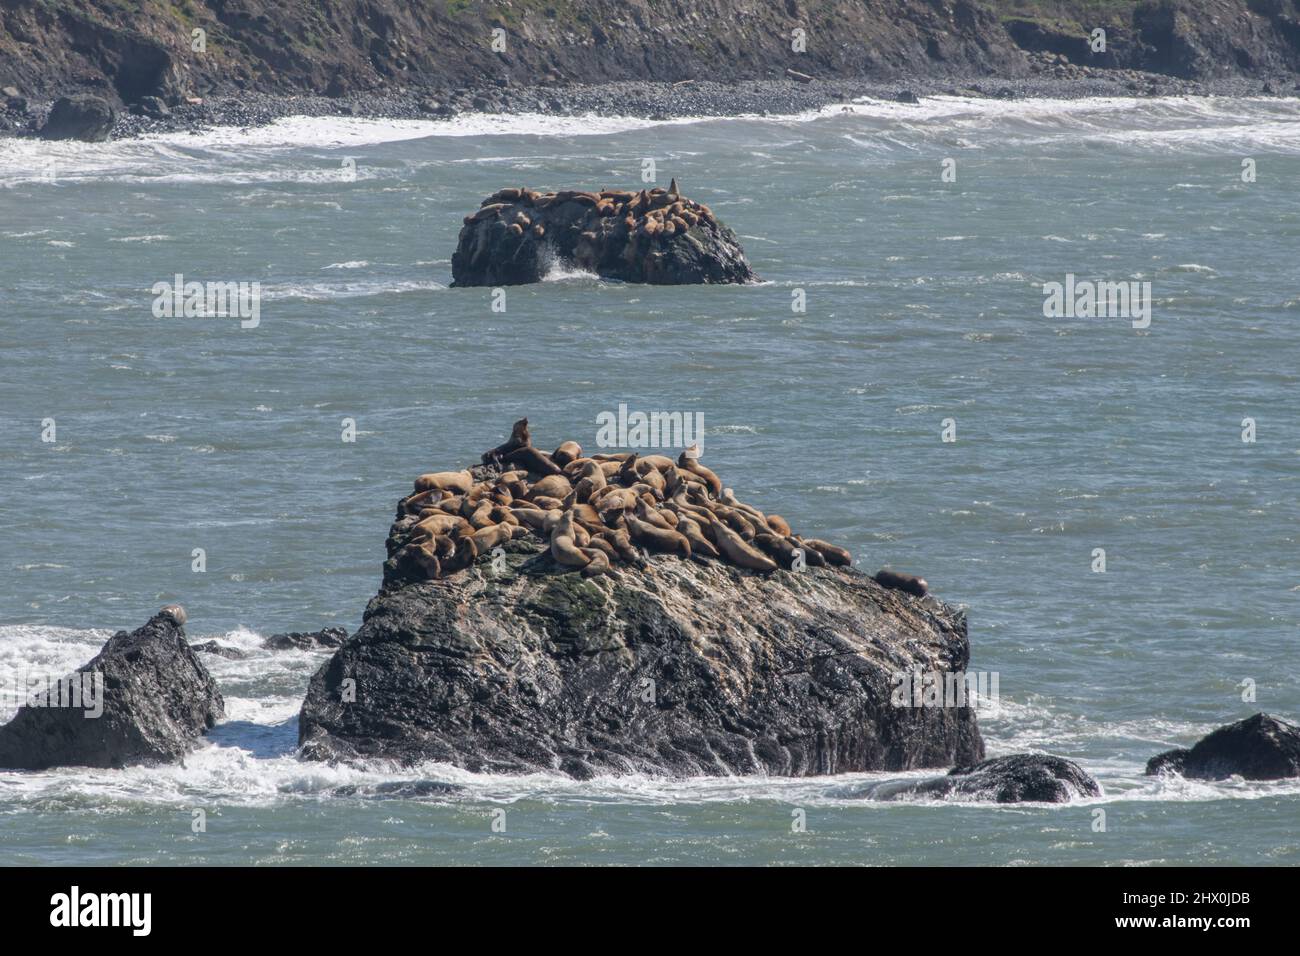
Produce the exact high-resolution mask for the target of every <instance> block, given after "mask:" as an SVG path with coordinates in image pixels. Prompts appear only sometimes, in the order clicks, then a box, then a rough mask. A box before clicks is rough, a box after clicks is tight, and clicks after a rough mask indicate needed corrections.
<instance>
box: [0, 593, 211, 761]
mask: <svg viewBox="0 0 1300 956" xmlns="http://www.w3.org/2000/svg"><path fill="white" fill-rule="evenodd" d="M184 619H185V616H184V611H183V610H181V609H180V608H177V607H174V606H173V607H171V608H164V609H163V610H162V611H160V612H158V613H157V614H155V615H154V616H153V617H152V618H150V619H149V621H148V623H146V624H145V625H144V626H143V627H140V628H137V629H136V630H134V631H131V632H130V633H127V632H126V631H119V632H118V633H117V634H115V635H113V637H111V638H109V640H108V642H107V643H106V644H105V645H104V648H103V650H101V651H100V652H99V654H97V655H96V656H95V657H94V658H93V659H92V660H91V661H90V663H88V664H86V665H85V666H84V667H81V668H79V669H78V671H77V672H76V674H74V675H72V677H73V678H75V681H74V682H73V683H72V684H71V685H69V684H68V682H67V680H66V678H65V677H63V676H62V675H52V676H53V678H54V679H55V680H63V681H64V685H65V686H75V687H78V688H79V689H80V691H81V706H72V705H71V703H72V702H73V701H74V698H73V695H72V693H71V692H70V691H69V692H68V693H66V694H65V695H64V696H63V697H62V700H63V701H67V702H68V703H67V705H59V704H60V703H61V699H60V695H59V693H58V692H57V691H55V692H54V693H53V695H52V696H48V695H47V696H46V697H45V699H44V701H43V705H42V706H32V705H31V703H30V701H29V703H28V704H26V705H24V706H23V707H21V708H19V710H18V713H17V715H15V717H14V719H13V720H11V721H10V722H9V723H8V724H5V725H4V726H3V727H0V768H6V769H19V770H43V769H45V768H48V767H60V766H84V767H124V766H127V765H130V764H141V763H144V764H153V763H171V762H174V761H177V760H179V759H181V758H182V757H184V755H185V754H186V753H188V752H189V751H190V750H191V749H192V748H193V747H194V744H195V742H196V741H197V740H198V739H199V737H201V736H202V735H203V733H204V732H205V731H207V730H208V729H210V728H211V727H212V726H213V725H214V724H215V723H216V722H217V721H218V720H219V719H220V718H221V717H222V716H224V712H225V704H224V702H223V700H222V698H221V693H220V691H219V690H218V689H217V685H216V682H215V681H214V680H213V679H212V677H211V675H209V674H208V672H207V669H206V668H205V667H204V666H203V664H202V663H200V661H199V659H198V658H197V657H196V656H195V654H194V650H193V649H192V648H191V647H190V645H189V643H188V642H187V641H186V640H185V629H184ZM96 700H98V703H99V706H95V701H96ZM56 705H57V706H56ZM96 710H98V711H99V713H98V714H97V715H95V711H96Z"/></svg>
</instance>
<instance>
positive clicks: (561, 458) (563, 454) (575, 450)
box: [551, 441, 582, 468]
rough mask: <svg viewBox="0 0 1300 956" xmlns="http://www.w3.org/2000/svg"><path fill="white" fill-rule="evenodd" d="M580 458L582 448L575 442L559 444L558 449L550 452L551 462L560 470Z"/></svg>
mask: <svg viewBox="0 0 1300 956" xmlns="http://www.w3.org/2000/svg"><path fill="white" fill-rule="evenodd" d="M581 457H582V446H581V445H579V444H578V443H577V442H576V441H566V442H560V445H559V447H558V448H556V449H555V451H553V452H551V461H553V462H555V463H556V464H557V465H559V466H560V467H561V468H564V467H565V466H566V465H568V464H570V463H571V462H574V461H576V460H577V459H579V458H581Z"/></svg>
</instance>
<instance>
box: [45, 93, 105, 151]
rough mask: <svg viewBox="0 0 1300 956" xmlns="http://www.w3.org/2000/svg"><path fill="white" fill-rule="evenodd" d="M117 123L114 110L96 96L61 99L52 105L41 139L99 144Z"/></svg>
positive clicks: (82, 95) (81, 95)
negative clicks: (115, 122) (77, 140)
mask: <svg viewBox="0 0 1300 956" xmlns="http://www.w3.org/2000/svg"><path fill="white" fill-rule="evenodd" d="M116 119H117V114H116V113H115V112H114V111H113V107H111V106H109V105H108V103H107V102H106V101H105V100H102V99H100V98H99V97H98V96H91V95H90V94H88V93H82V94H78V95H76V96H61V97H59V99H57V100H55V101H54V107H53V108H52V109H51V110H50V115H49V117H48V118H47V119H46V120H45V125H44V126H42V127H41V136H42V138H44V139H79V140H84V141H85V142H87V143H98V142H102V141H103V140H106V139H108V134H109V133H110V132H111V131H112V129H113V123H114V121H115V120H116Z"/></svg>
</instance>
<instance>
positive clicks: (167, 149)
mask: <svg viewBox="0 0 1300 956" xmlns="http://www.w3.org/2000/svg"><path fill="white" fill-rule="evenodd" d="M828 122H839V123H851V124H859V125H861V124H863V123H865V124H866V125H867V128H868V130H869V131H870V132H869V134H868V135H865V136H864V135H863V134H862V133H855V132H853V131H849V132H847V133H846V134H845V135H846V136H848V137H850V138H851V139H852V141H853V142H855V143H856V144H858V145H860V146H861V147H862V148H864V149H871V150H873V151H880V150H887V149H891V148H899V147H902V148H907V149H912V148H915V147H916V145H917V144H918V143H920V142H925V141H933V142H935V143H937V144H942V145H945V146H950V145H952V144H953V143H954V142H957V141H960V144H961V145H960V148H961V149H979V148H987V147H989V146H998V145H1003V144H1006V143H1016V142H1019V143H1022V144H1028V145H1034V144H1040V145H1041V144H1051V143H1053V142H1059V143H1063V144H1067V145H1071V146H1072V147H1077V145H1078V144H1079V143H1080V142H1095V143H1102V144H1107V143H1111V144H1115V145H1121V146H1128V147H1133V148H1156V149H1168V148H1189V147H1197V148H1206V149H1214V150H1216V151H1229V150H1239V149H1242V148H1254V149H1262V148H1267V149H1274V150H1279V151H1284V152H1296V151H1298V150H1300V100H1296V99H1279V98H1256V99H1250V98H1220V97H1160V98H1151V99H1130V98H1120V97H1103V98H1094V99H1078V100H1060V99H1023V100H994V99H969V98H964V97H957V96H936V97H926V98H925V99H923V100H922V101H921V103H919V104H916V105H906V104H899V103H893V102H888V101H884V100H872V99H863V100H858V101H855V102H853V103H851V104H836V105H833V106H828V107H826V108H824V109H819V110H809V111H806V112H803V113H797V114H792V115H782V116H757V115H742V116H734V117H713V116H703V117H699V116H697V117H679V118H674V119H667V120H651V119H642V118H639V117H628V116H595V115H585V116H547V115H543V114H533V113H523V114H514V115H506V114H484V113H466V114H462V115H460V116H457V117H455V118H453V119H448V120H397V119H360V118H355V117H307V116H295V117H287V118H283V119H279V120H276V121H275V122H273V123H270V124H267V125H265V126H257V127H251V128H245V127H216V128H212V129H208V130H203V131H199V132H176V133H161V134H151V135H148V136H143V137H139V138H135V139H128V140H120V141H115V142H111V143H77V142H46V141H43V140H38V139H30V138H22V139H13V138H11V139H0V187H14V186H31V185H33V184H42V185H45V186H47V187H48V188H59V187H60V186H61V185H62V186H67V185H75V184H76V183H77V182H79V181H83V180H88V179H89V180H100V179H122V180H125V181H139V182H144V181H174V182H204V181H211V182H229V183H239V182H250V183H256V182H266V183H274V182H313V181H332V180H340V178H341V177H343V176H344V173H345V171H344V170H342V169H341V168H340V167H339V165H338V164H339V161H340V156H339V151H341V150H349V149H353V150H355V149H361V148H363V147H366V146H373V145H378V144H381V143H391V142H400V141H404V140H418V139H424V138H438V137H500V136H512V137H528V138H551V137H584V138H585V137H600V136H615V135H621V134H626V133H634V132H637V131H641V130H648V129H653V128H659V127H672V126H693V125H710V124H718V125H725V124H738V123H750V124H763V126H764V128H771V127H773V126H781V125H785V126H797V125H799V124H804V123H828ZM957 133H960V134H961V135H960V136H955V134H957ZM304 149H306V150H318V151H319V150H328V151H330V152H329V153H327V154H324V155H318V156H314V157H312V158H311V159H310V161H307V160H303V161H301V162H299V163H297V164H296V165H284V164H277V165H275V166H267V165H266V164H265V163H260V162H259V160H261V159H263V158H265V157H269V156H273V155H274V154H275V153H276V152H281V151H285V150H304ZM531 159H533V157H514V158H507V159H506V160H502V159H501V158H500V157H498V158H497V159H496V160H495V161H511V162H513V161H515V160H519V161H527V160H531ZM474 161H475V162H479V161H480V160H478V159H475V160H474ZM347 174H348V175H351V176H354V177H355V178H356V179H358V180H365V179H367V178H369V177H371V176H374V175H377V173H376V171H375V170H373V169H369V168H367V166H366V164H365V162H364V160H362V161H358V163H357V165H356V168H355V169H354V170H351V171H347ZM1188 185H1197V184H1188ZM894 198H917V197H894Z"/></svg>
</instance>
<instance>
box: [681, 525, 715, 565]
mask: <svg viewBox="0 0 1300 956" xmlns="http://www.w3.org/2000/svg"><path fill="white" fill-rule="evenodd" d="M677 531H678V532H680V533H681V534H683V535H685V536H686V540H687V541H689V542H690V543H691V554H702V555H704V556H705V557H709V558H720V557H722V555H721V553H720V552H719V551H718V549H717V548H716V547H714V545H713V542H711V541H710V540H709V539H708V538H706V537H704V530H703V529H702V528H701V527H700V523H699V522H698V521H696V520H695V519H694V518H687V517H684V516H678V518H677Z"/></svg>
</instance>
